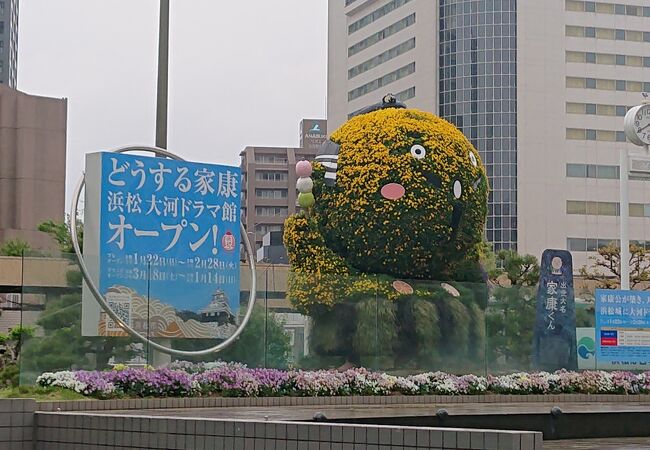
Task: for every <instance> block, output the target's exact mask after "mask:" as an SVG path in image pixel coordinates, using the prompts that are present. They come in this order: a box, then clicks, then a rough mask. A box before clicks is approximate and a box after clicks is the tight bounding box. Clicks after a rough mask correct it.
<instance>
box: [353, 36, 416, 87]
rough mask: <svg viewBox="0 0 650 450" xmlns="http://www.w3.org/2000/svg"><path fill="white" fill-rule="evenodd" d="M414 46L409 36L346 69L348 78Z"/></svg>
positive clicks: (412, 39)
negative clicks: (404, 40)
mask: <svg viewBox="0 0 650 450" xmlns="http://www.w3.org/2000/svg"><path fill="white" fill-rule="evenodd" d="M414 48H415V38H411V39H409V40H408V41H406V42H402V43H401V44H399V45H397V46H395V47H393V48H391V49H388V50H386V51H385V52H382V53H380V54H379V55H377V56H375V57H373V58H370V59H369V60H367V61H364V62H362V63H361V64H358V65H356V66H354V67H352V68H350V69H349V70H348V79H350V78H354V77H356V76H357V75H360V74H362V73H364V72H367V71H368V70H370V69H372V68H374V67H377V66H378V65H380V64H383V63H385V62H386V61H390V60H391V59H393V58H395V57H397V56H399V55H401V54H403V53H406V52H408V51H409V50H412V49H414Z"/></svg>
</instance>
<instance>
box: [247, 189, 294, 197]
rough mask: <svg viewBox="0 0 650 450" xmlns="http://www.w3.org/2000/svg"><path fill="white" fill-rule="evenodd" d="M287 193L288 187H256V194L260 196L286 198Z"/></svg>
mask: <svg viewBox="0 0 650 450" xmlns="http://www.w3.org/2000/svg"><path fill="white" fill-rule="evenodd" d="M287 195H288V192H287V189H255V196H256V197H258V198H268V199H284V198H287Z"/></svg>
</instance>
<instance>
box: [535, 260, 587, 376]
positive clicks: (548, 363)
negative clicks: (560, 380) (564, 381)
mask: <svg viewBox="0 0 650 450" xmlns="http://www.w3.org/2000/svg"><path fill="white" fill-rule="evenodd" d="M533 359H534V361H535V364H536V366H537V368H539V369H542V370H557V369H570V370H575V369H577V368H578V361H577V353H576V313H575V298H574V292H573V260H572V258H571V253H569V252H568V251H566V250H544V253H543V254H542V261H541V264H540V278H539V288H538V290H537V319H536V321H535V334H534V342H533Z"/></svg>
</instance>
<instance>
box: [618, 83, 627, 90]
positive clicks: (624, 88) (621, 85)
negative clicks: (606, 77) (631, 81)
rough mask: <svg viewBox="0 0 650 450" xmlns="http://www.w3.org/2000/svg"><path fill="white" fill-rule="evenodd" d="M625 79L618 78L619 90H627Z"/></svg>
mask: <svg viewBox="0 0 650 450" xmlns="http://www.w3.org/2000/svg"><path fill="white" fill-rule="evenodd" d="M626 84H627V83H625V80H616V90H617V91H625V90H626V86H625V85H626Z"/></svg>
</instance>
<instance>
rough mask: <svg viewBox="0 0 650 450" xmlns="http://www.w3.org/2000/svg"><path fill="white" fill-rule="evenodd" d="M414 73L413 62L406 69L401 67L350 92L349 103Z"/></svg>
mask: <svg viewBox="0 0 650 450" xmlns="http://www.w3.org/2000/svg"><path fill="white" fill-rule="evenodd" d="M413 72H415V63H414V62H412V63H411V64H407V65H406V66H404V67H400V68H399V69H397V70H394V71H392V72H390V73H387V74H386V75H384V76H383V77H380V78H377V79H375V80H372V81H370V82H369V83H366V84H364V85H361V86H359V87H358V88H355V89H352V90H351V91H350V92H348V101H351V100H354V99H355V98H359V97H361V96H363V95H366V94H367V93H369V92H372V91H375V90H377V89H379V88H381V87H382V86H386V85H388V84H390V83H392V82H394V81H397V80H399V79H401V78H404V77H406V76H408V75H410V74H412V73H413Z"/></svg>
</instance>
